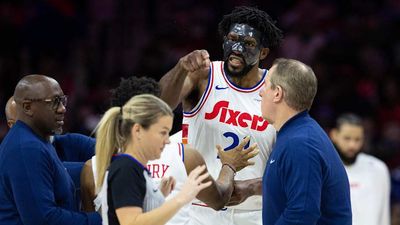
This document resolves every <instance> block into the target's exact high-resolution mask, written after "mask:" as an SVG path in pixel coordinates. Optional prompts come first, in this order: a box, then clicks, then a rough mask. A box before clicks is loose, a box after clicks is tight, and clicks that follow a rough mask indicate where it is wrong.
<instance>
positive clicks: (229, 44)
mask: <svg viewBox="0 0 400 225" xmlns="http://www.w3.org/2000/svg"><path fill="white" fill-rule="evenodd" d="M229 33H234V34H236V35H237V36H238V38H237V39H236V40H231V39H229V38H228V37H225V38H224V43H223V46H222V47H223V50H224V61H225V70H227V61H228V60H229V56H230V55H232V54H234V55H236V56H238V57H241V58H242V60H243V61H244V63H245V67H244V68H243V69H242V71H240V72H238V73H234V74H232V71H229V72H230V74H231V75H234V76H244V75H246V74H247V73H248V72H249V71H250V70H251V68H253V66H255V65H256V63H257V60H258V57H259V54H260V50H261V33H260V32H259V31H258V30H256V29H254V28H253V27H251V26H249V25H247V24H237V23H235V24H233V25H232V26H231V29H230V30H229ZM246 37H247V38H248V37H252V38H254V39H255V40H256V45H255V46H249V45H248V44H247V43H246Z"/></svg>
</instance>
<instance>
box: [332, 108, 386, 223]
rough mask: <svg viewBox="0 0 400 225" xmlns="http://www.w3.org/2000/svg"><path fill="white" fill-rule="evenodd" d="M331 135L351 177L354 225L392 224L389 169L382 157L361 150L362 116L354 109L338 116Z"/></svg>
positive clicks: (362, 135)
mask: <svg viewBox="0 0 400 225" xmlns="http://www.w3.org/2000/svg"><path fill="white" fill-rule="evenodd" d="M330 137H331V139H332V142H333V143H334V145H335V147H336V150H337V152H338V153H339V156H340V158H341V159H342V162H343V164H344V168H345V169H346V172H347V176H348V178H349V182H350V197H351V209H352V213H353V225H361V224H362V225H389V224H390V175H389V169H388V168H387V166H386V165H385V163H384V162H382V161H381V160H379V159H377V158H375V157H374V156H371V155H368V154H365V153H363V152H362V147H363V144H364V127H363V124H362V119H361V118H360V117H358V116H357V115H355V114H351V113H347V114H343V115H341V116H339V117H338V118H337V120H336V126H335V128H334V129H332V130H331V132H330Z"/></svg>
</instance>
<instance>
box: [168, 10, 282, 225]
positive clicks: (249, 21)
mask: <svg viewBox="0 0 400 225" xmlns="http://www.w3.org/2000/svg"><path fill="white" fill-rule="evenodd" d="M219 33H220V35H221V37H222V38H223V52H224V59H223V61H214V62H210V59H209V54H208V52H207V51H206V50H195V51H193V52H191V53H189V54H188V55H186V56H184V57H182V58H181V59H180V60H179V62H178V63H177V64H176V66H175V67H174V68H173V69H171V70H170V71H169V72H168V73H167V74H165V75H164V76H163V77H162V78H161V80H160V86H161V98H162V99H163V100H164V101H166V102H167V103H168V104H169V105H170V106H171V107H172V108H175V107H176V106H177V105H178V104H179V103H181V102H182V107H183V110H184V118H183V124H182V131H183V133H182V135H183V137H182V140H183V141H184V142H185V141H187V142H188V143H189V144H190V145H193V147H194V148H196V149H199V150H200V153H201V154H202V156H203V157H204V159H205V161H206V164H207V167H208V170H209V172H210V174H211V175H212V176H213V177H214V178H215V177H216V176H217V175H218V171H219V169H220V168H221V163H220V161H219V160H218V158H217V154H216V152H215V150H213V149H214V148H215V147H214V146H215V145H216V144H221V145H222V147H223V148H224V150H226V151H228V150H230V149H233V148H234V147H235V146H237V145H238V144H239V142H240V140H241V139H243V138H244V137H245V136H250V137H251V139H250V144H252V143H257V144H258V147H259V148H260V154H259V155H258V156H257V157H255V159H254V161H255V166H252V167H247V168H245V169H243V170H242V171H240V172H239V173H238V174H237V175H236V178H235V179H237V180H245V179H251V178H257V179H258V178H260V177H262V173H263V171H264V168H265V165H266V161H267V158H268V156H269V154H270V151H271V149H272V145H273V143H274V142H275V137H276V132H275V130H274V128H273V127H272V126H270V125H269V124H268V122H267V121H265V120H264V119H263V118H262V116H261V111H260V102H261V98H260V97H259V95H258V92H259V89H260V87H261V86H262V84H263V82H264V79H265V77H266V76H267V70H266V69H261V68H259V64H260V61H261V60H263V59H265V58H266V57H267V56H268V54H269V52H270V50H271V49H274V48H276V47H278V46H279V44H280V42H281V40H282V31H281V30H280V29H279V28H277V27H276V26H275V21H273V20H272V19H271V17H270V16H269V15H268V14H267V13H266V12H264V11H261V10H259V9H256V8H252V7H237V8H235V9H234V10H233V11H232V12H231V13H230V14H228V15H225V16H224V17H223V19H222V21H221V22H220V23H219ZM250 181H251V180H249V181H247V182H250ZM259 181H260V180H258V184H260V182H259ZM241 187H247V190H239V189H236V190H235V191H241V194H242V195H243V193H247V194H252V193H255V190H249V189H250V188H251V187H253V185H251V184H250V183H247V184H246V185H241ZM256 187H257V189H258V191H257V193H259V192H260V186H259V185H257V186H256ZM244 196H245V197H247V196H246V195H244ZM243 199H244V198H243ZM243 199H241V200H243ZM241 200H239V201H238V202H240V201H241ZM195 205H196V206H197V207H192V208H193V210H194V211H193V212H194V213H193V214H192V215H191V217H192V218H193V219H194V220H195V221H192V224H249V225H250V224H261V220H262V218H261V207H262V204H261V196H252V197H250V198H249V199H247V200H246V201H244V202H243V203H241V204H239V205H237V206H235V207H232V208H228V209H227V210H223V211H218V212H215V211H213V210H211V209H209V208H207V206H206V205H205V204H202V203H200V202H198V203H195Z"/></svg>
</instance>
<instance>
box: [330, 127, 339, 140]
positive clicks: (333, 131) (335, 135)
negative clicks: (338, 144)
mask: <svg viewBox="0 0 400 225" xmlns="http://www.w3.org/2000/svg"><path fill="white" fill-rule="evenodd" d="M337 134H338V130H337V129H336V128H333V129H331V131H329V137H330V138H331V139H332V141H334V140H336V137H337Z"/></svg>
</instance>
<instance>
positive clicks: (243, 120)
mask: <svg viewBox="0 0 400 225" xmlns="http://www.w3.org/2000/svg"><path fill="white" fill-rule="evenodd" d="M228 107H229V102H228V101H219V102H217V103H215V105H214V108H213V110H212V112H210V113H205V117H204V118H205V119H206V120H213V119H215V118H216V117H217V116H219V122H221V123H225V124H229V125H233V126H239V127H243V128H246V127H250V129H252V130H257V131H264V130H265V129H267V126H268V122H267V121H266V120H264V119H263V118H262V117H260V116H257V115H250V114H249V113H247V112H240V111H235V110H233V109H229V108H228Z"/></svg>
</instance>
